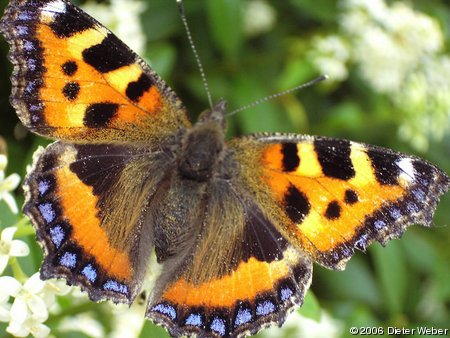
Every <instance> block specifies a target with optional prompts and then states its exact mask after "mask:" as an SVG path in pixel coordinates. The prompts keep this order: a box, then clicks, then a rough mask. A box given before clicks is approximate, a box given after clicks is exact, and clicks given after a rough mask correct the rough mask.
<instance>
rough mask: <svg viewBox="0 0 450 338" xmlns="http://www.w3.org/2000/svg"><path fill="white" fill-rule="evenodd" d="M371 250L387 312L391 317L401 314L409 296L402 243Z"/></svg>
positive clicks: (393, 243) (394, 242) (379, 246)
mask: <svg viewBox="0 0 450 338" xmlns="http://www.w3.org/2000/svg"><path fill="white" fill-rule="evenodd" d="M369 250H370V252H371V253H372V254H373V260H374V265H375V270H376V275H377V277H378V280H379V283H380V285H381V291H382V293H383V295H384V297H383V298H384V302H385V305H386V307H387V310H388V311H389V312H390V315H395V314H398V313H401V312H402V310H403V308H404V304H405V299H406V296H407V290H408V287H407V286H408V277H409V274H408V271H407V269H406V264H405V257H404V253H403V251H402V250H401V245H400V243H398V242H397V241H392V242H389V244H388V245H387V246H386V247H384V248H383V247H382V246H381V245H378V244H375V245H372V246H371V247H370V249H369Z"/></svg>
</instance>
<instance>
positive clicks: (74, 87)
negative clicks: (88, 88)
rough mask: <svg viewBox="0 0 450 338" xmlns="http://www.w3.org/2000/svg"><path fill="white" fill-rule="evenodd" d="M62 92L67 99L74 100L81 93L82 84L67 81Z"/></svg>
mask: <svg viewBox="0 0 450 338" xmlns="http://www.w3.org/2000/svg"><path fill="white" fill-rule="evenodd" d="M62 93H63V95H64V97H65V98H66V99H68V100H69V101H73V100H75V99H76V98H77V97H78V94H79V93H80V85H79V84H78V82H67V83H66V85H65V86H64V88H63V90H62Z"/></svg>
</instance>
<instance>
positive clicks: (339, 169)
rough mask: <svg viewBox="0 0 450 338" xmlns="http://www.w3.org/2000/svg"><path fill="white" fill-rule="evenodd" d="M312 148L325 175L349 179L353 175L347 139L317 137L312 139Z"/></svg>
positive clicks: (353, 170)
mask: <svg viewBox="0 0 450 338" xmlns="http://www.w3.org/2000/svg"><path fill="white" fill-rule="evenodd" d="M314 149H315V151H316V152H317V157H318V160H319V163H320V165H321V166H322V171H323V173H324V174H325V175H326V176H328V177H334V178H339V179H341V180H349V179H351V178H352V177H354V176H355V169H354V168H353V164H352V161H351V159H350V142H349V141H347V140H332V139H323V138H318V139H316V140H315V141H314Z"/></svg>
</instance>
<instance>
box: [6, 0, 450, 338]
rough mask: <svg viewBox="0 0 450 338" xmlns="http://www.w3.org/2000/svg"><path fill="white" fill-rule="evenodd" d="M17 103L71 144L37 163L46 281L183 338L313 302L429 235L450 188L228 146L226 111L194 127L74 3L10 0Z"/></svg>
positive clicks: (226, 333) (395, 171)
mask: <svg viewBox="0 0 450 338" xmlns="http://www.w3.org/2000/svg"><path fill="white" fill-rule="evenodd" d="M0 31H1V32H2V33H3V34H4V35H5V37H6V40H7V41H8V42H9V44H10V45H11V52H10V60H11V61H12V63H13V65H14V71H13V76H12V83H13V89H12V95H11V103H12V105H13V106H14V107H15V108H16V110H17V113H18V115H19V118H20V119H21V121H22V122H23V124H24V125H25V126H26V127H27V128H29V129H30V130H32V131H33V132H35V133H37V134H39V135H43V136H45V137H48V138H51V139H55V140H56V142H55V143H53V144H51V145H49V146H48V147H47V148H46V149H45V150H41V151H39V152H37V153H36V155H35V158H34V163H33V167H32V169H31V171H30V172H29V173H28V175H27V177H26V180H25V185H24V189H25V192H26V202H25V206H24V212H25V214H27V215H28V216H29V217H30V219H31V220H32V223H33V226H34V228H35V230H36V234H37V239H38V241H39V243H40V244H41V245H42V246H43V249H44V252H45V258H44V262H43V264H42V267H41V276H42V278H44V279H47V278H53V277H58V278H64V279H66V280H67V281H68V283H71V284H75V285H79V286H81V287H82V288H83V289H84V290H85V291H86V292H88V294H89V296H90V298H91V299H93V300H95V301H99V300H104V299H108V300H112V301H114V302H125V303H131V302H132V301H133V300H134V299H135V297H136V296H137V295H138V293H139V292H140V290H141V288H142V284H143V281H144V279H145V276H146V274H147V273H148V272H149V271H150V272H152V271H153V270H154V268H155V267H154V266H152V265H151V263H150V262H149V256H150V254H151V252H152V251H155V253H156V258H157V262H158V263H159V264H161V266H162V269H161V274H160V275H159V276H157V278H156V282H155V286H154V288H153V289H152V290H151V293H150V296H149V300H148V305H147V310H146V317H147V318H149V319H150V320H152V321H154V322H156V323H158V324H161V325H163V326H165V327H166V328H167V330H168V331H169V332H170V333H171V335H173V336H186V335H187V336H199V337H242V336H245V335H248V334H254V333H256V332H257V331H259V330H260V329H261V328H263V327H266V326H269V325H271V324H278V325H281V323H282V322H283V321H284V319H285V318H286V315H287V314H288V313H289V312H290V311H292V310H293V309H294V308H295V307H296V306H299V305H301V304H302V302H303V298H304V294H305V292H306V290H307V289H308V287H309V285H310V283H311V276H312V264H313V262H316V263H318V264H321V265H323V266H325V267H328V268H332V269H343V268H344V267H345V264H346V262H347V261H348V260H349V259H350V257H351V256H352V255H353V254H354V252H355V250H361V251H365V250H366V248H367V246H368V245H369V244H370V243H372V242H373V241H379V242H381V243H383V244H385V243H386V242H387V241H388V240H390V239H392V238H398V237H400V236H401V235H402V234H403V232H404V231H405V230H406V228H407V227H408V226H409V225H411V224H413V223H420V224H423V225H425V226H429V225H430V224H431V221H432V215H433V212H434V210H435V208H436V206H437V203H438V201H439V197H440V195H442V194H444V193H445V192H446V191H447V190H448V189H449V186H450V179H449V177H448V176H447V175H446V173H444V172H443V171H442V170H440V169H438V168H437V167H435V166H434V165H432V164H430V163H428V162H426V161H425V160H422V159H419V158H416V157H414V156H409V155H405V154H401V153H397V152H394V151H392V150H389V149H384V148H380V147H376V146H370V145H366V144H362V143H356V142H352V141H348V140H339V139H333V138H326V137H318V136H308V135H295V134H257V135H250V136H245V137H240V138H235V139H232V140H229V141H228V140H227V141H226V140H225V137H224V134H225V127H226V124H225V111H226V105H225V102H224V101H221V102H219V103H218V104H217V105H216V106H215V107H213V108H212V109H211V110H210V111H206V112H205V113H203V114H202V115H201V116H200V118H199V120H198V122H197V123H196V124H194V125H192V124H191V122H190V121H189V119H188V118H187V114H186V109H185V108H184V106H183V104H182V103H181V101H180V100H179V99H178V97H177V96H176V94H175V93H174V92H173V91H172V90H171V89H170V88H169V87H168V86H167V85H166V84H165V83H164V81H163V80H162V79H161V78H160V77H159V76H158V75H157V74H156V73H155V72H154V71H153V70H152V69H151V68H150V67H149V66H148V65H147V64H146V63H145V62H144V61H143V60H142V59H141V58H139V57H138V56H137V55H136V54H134V53H133V52H132V51H131V50H130V49H129V48H128V47H127V46H126V45H125V44H124V43H123V42H121V41H120V40H119V39H118V38H117V37H115V36H114V35H113V34H112V33H111V32H110V31H109V30H107V29H106V28H104V27H103V26H102V25H101V24H100V23H98V22H97V21H95V20H94V19H93V18H91V17H90V16H88V15H87V14H86V13H84V12H82V11H81V10H80V9H78V8H77V7H76V6H74V5H73V4H71V3H70V2H69V1H68V0H42V1H36V0H10V4H9V6H8V7H7V9H6V11H5V15H4V16H3V18H2V20H1V22H0Z"/></svg>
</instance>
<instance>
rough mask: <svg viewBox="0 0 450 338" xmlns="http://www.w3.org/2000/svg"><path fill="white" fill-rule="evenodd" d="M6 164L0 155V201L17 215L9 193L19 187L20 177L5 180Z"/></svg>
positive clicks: (4, 158) (3, 156) (15, 204)
mask: <svg viewBox="0 0 450 338" xmlns="http://www.w3.org/2000/svg"><path fill="white" fill-rule="evenodd" d="M7 164H8V159H7V158H6V156H5V155H2V154H0V201H1V200H4V201H5V202H6V204H7V205H8V207H9V208H10V209H11V211H12V212H13V213H15V214H17V212H18V211H19V210H18V208H17V203H16V200H15V199H14V197H13V196H12V195H11V191H13V190H14V189H16V188H17V186H18V185H19V182H20V176H19V175H17V174H11V175H9V176H8V177H6V178H5V168H6V165H7ZM0 252H1V250H0ZM0 273H1V270H0Z"/></svg>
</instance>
